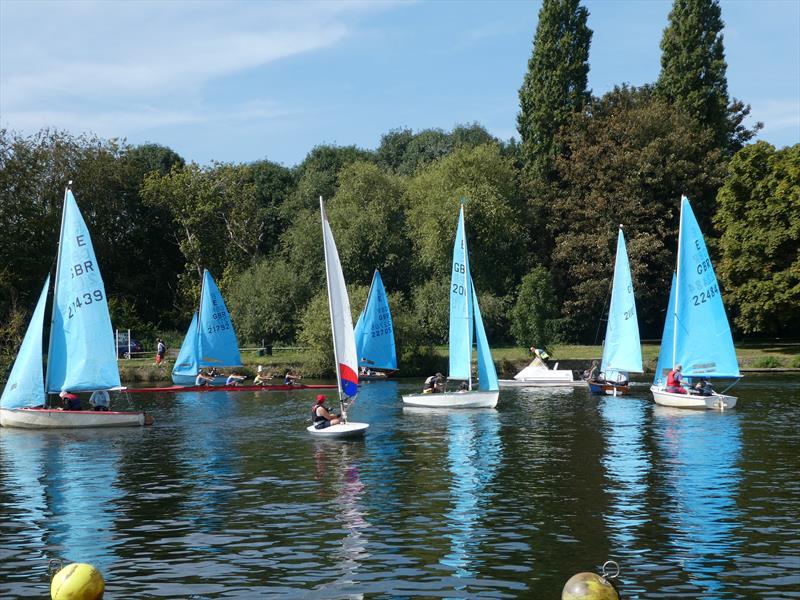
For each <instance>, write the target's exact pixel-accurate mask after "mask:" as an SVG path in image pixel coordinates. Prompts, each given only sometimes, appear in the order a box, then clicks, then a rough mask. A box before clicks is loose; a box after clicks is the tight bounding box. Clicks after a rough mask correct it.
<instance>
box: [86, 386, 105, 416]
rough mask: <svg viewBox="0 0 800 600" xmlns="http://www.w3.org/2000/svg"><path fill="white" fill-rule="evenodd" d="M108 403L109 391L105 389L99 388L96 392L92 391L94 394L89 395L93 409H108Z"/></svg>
mask: <svg viewBox="0 0 800 600" xmlns="http://www.w3.org/2000/svg"><path fill="white" fill-rule="evenodd" d="M108 404H109V398H108V392H107V391H105V390H97V391H96V392H92V395H91V396H89V405H90V406H91V407H92V410H105V411H107V410H108Z"/></svg>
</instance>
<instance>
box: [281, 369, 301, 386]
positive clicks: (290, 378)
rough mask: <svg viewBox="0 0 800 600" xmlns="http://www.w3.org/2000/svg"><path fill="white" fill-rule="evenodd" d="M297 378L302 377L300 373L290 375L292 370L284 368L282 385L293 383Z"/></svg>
mask: <svg viewBox="0 0 800 600" xmlns="http://www.w3.org/2000/svg"><path fill="white" fill-rule="evenodd" d="M299 379H302V377H300V375H292V370H291V369H286V373H285V374H284V376H283V385H295V383H296V382H297V381H298V380H299Z"/></svg>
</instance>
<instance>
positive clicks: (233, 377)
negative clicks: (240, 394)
mask: <svg viewBox="0 0 800 600" xmlns="http://www.w3.org/2000/svg"><path fill="white" fill-rule="evenodd" d="M245 379H247V377H245V376H244V375H240V374H239V371H236V370H233V371H231V374H230V375H228V378H227V379H226V380H225V385H232V386H237V385H242V382H243V381H244V380H245Z"/></svg>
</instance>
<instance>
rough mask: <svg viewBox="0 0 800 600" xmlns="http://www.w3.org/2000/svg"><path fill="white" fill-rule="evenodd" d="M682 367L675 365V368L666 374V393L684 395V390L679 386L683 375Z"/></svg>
mask: <svg viewBox="0 0 800 600" xmlns="http://www.w3.org/2000/svg"><path fill="white" fill-rule="evenodd" d="M681 369H682V367H681V366H680V365H675V368H674V369H672V371H670V372H669V373H667V391H668V392H672V393H673V394H686V393H687V392H686V388H684V387H683V386H682V385H681V382H682V381H683V375H682V374H681Z"/></svg>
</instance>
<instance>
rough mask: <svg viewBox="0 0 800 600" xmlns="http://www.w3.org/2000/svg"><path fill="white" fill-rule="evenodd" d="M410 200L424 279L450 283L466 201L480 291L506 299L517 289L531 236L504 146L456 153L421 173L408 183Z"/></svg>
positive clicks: (411, 225)
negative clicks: (458, 226) (461, 207)
mask: <svg viewBox="0 0 800 600" xmlns="http://www.w3.org/2000/svg"><path fill="white" fill-rule="evenodd" d="M406 198H407V203H408V213H407V220H408V224H409V231H410V232H413V233H412V234H411V238H412V240H413V241H414V247H415V248H416V250H417V252H418V255H419V260H420V263H421V268H422V273H424V276H423V277H422V279H424V280H428V279H431V278H435V279H438V280H439V281H445V282H449V280H450V268H451V263H452V255H453V242H454V241H455V235H456V224H457V222H458V210H459V208H458V207H459V202H460V199H461V198H465V199H466V200H467V203H466V208H465V210H466V231H467V238H468V246H469V249H470V267H471V271H472V277H473V279H474V280H475V282H476V286H477V289H478V292H479V293H487V292H493V293H494V294H496V295H498V296H502V295H505V293H506V290H508V289H509V288H511V287H514V286H515V285H516V282H517V280H518V277H519V275H518V273H519V270H520V265H521V264H523V263H524V262H525V258H524V256H525V252H524V250H525V247H526V242H527V232H526V231H525V229H524V228H523V227H522V225H521V223H522V222H523V221H524V218H523V216H524V212H523V206H522V202H521V200H520V196H519V191H518V188H517V183H516V171H515V169H514V166H513V164H512V162H511V160H510V159H509V158H507V157H504V156H502V155H501V152H500V148H499V146H497V145H495V144H487V145H484V146H479V147H476V148H467V147H464V148H459V149H458V150H455V151H454V152H453V153H452V154H450V155H448V156H446V157H445V158H443V159H442V160H439V161H437V162H435V163H432V164H430V165H429V166H428V167H427V168H426V169H424V170H422V171H420V172H419V173H418V174H417V176H416V177H414V178H413V179H412V180H411V181H410V182H409V184H408V191H407V193H406ZM526 270H527V268H524V267H523V272H524V271H526Z"/></svg>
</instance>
